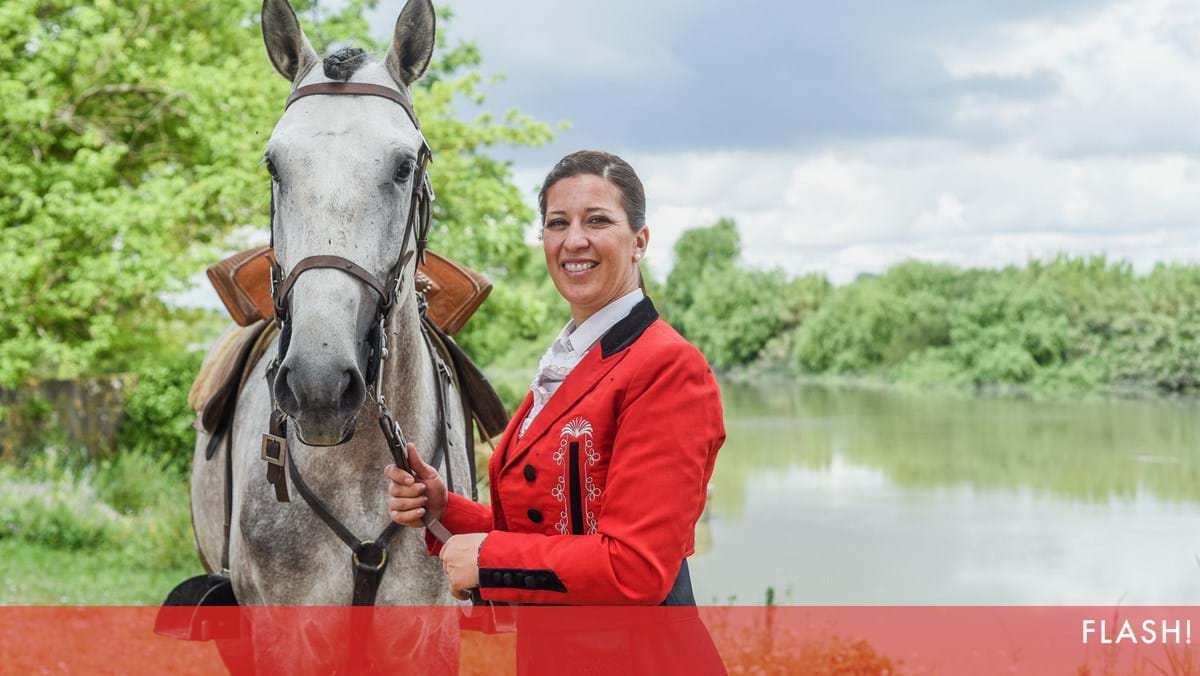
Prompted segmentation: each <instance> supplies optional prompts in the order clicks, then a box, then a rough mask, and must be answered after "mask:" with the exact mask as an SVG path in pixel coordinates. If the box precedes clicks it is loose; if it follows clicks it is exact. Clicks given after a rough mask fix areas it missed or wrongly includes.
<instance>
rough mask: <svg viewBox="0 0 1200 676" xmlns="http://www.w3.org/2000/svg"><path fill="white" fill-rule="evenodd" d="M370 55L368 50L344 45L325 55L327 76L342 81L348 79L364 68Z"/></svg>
mask: <svg viewBox="0 0 1200 676" xmlns="http://www.w3.org/2000/svg"><path fill="white" fill-rule="evenodd" d="M368 61H370V57H369V55H368V54H367V50H365V49H360V48H358V47H343V48H341V49H339V50H337V51H336V52H334V53H332V54H330V55H329V56H327V57H325V61H324V64H323V66H324V69H325V77H327V78H329V79H330V80H337V81H340V82H346V81H348V80H349V79H350V78H351V76H353V75H354V73H356V72H358V69H359V68H362V67H363V65H365V64H366V63H367V62H368Z"/></svg>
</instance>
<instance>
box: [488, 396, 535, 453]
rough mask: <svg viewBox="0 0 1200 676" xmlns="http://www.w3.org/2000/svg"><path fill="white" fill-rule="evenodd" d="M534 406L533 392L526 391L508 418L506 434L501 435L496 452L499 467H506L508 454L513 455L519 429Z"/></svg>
mask: <svg viewBox="0 0 1200 676" xmlns="http://www.w3.org/2000/svg"><path fill="white" fill-rule="evenodd" d="M532 407H533V392H532V391H530V392H526V393H525V398H524V399H523V400H522V401H521V404H520V405H519V406H517V410H516V412H515V413H513V415H512V417H511V418H509V420H508V427H506V428H505V429H504V434H503V436H501V437H500V445H499V446H497V447H496V450H495V454H496V455H497V456H498V457H497V460H498V461H499V463H500V464H499V465H497V467H504V465H505V463H506V462H507V460H508V456H509V455H512V453H513V449H514V448H516V441H517V431H518V430H520V429H521V423H522V422H524V421H525V416H526V415H528V414H529V409H530V408H532ZM530 424H532V423H530Z"/></svg>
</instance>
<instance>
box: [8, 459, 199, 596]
mask: <svg viewBox="0 0 1200 676" xmlns="http://www.w3.org/2000/svg"><path fill="white" fill-rule="evenodd" d="M0 561H3V562H4V563H3V566H2V567H0V604H5V605H24V604H81V605H113V604H157V603H160V602H161V601H162V599H163V598H164V597H165V596H166V594H167V592H168V591H170V589H171V588H172V587H173V586H174V585H175V584H176V583H178V582H181V581H182V580H183V579H184V578H186V577H189V576H191V575H198V574H200V573H202V572H203V569H202V567H201V565H200V562H199V559H198V558H197V556H196V553H195V548H194V545H193V540H192V532H191V519H190V508H189V504H188V490H187V480H186V478H185V475H184V473H183V471H182V470H180V469H179V468H178V467H176V466H173V465H171V464H169V463H168V462H167V461H166V460H164V459H162V458H160V457H156V456H154V455H152V454H149V453H144V452H131V453H124V454H121V455H118V456H116V457H114V458H111V459H106V460H103V461H100V462H98V463H91V462H88V461H87V460H86V458H85V457H84V456H83V455H82V454H80V453H72V452H63V451H60V450H57V449H54V448H49V449H46V450H43V451H41V452H38V453H35V454H32V455H31V456H29V457H28V458H27V459H26V460H25V461H23V462H22V463H20V464H4V465H0Z"/></svg>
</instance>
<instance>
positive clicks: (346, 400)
mask: <svg viewBox="0 0 1200 676" xmlns="http://www.w3.org/2000/svg"><path fill="white" fill-rule="evenodd" d="M341 392H342V393H341V396H340V397H338V413H340V414H341V415H343V416H351V415H354V414H355V413H358V409H360V408H362V405H363V401H365V400H366V398H367V386H366V384H365V383H364V382H363V378H362V376H361V375H359V373H358V370H357V369H346V370H345V371H343V372H342V382H341Z"/></svg>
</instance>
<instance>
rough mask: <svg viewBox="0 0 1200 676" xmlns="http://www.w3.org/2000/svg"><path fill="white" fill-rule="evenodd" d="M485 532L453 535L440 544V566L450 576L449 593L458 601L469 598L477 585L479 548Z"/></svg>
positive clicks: (485, 534) (485, 535)
mask: <svg viewBox="0 0 1200 676" xmlns="http://www.w3.org/2000/svg"><path fill="white" fill-rule="evenodd" d="M487 536H488V534H487V533H465V534H463V535H453V536H451V537H450V539H449V540H446V544H445V545H442V554H441V556H442V568H443V569H444V570H445V571H446V577H448V578H450V595H451V596H453V597H454V598H456V599H458V600H460V601H466V600H467V599H469V598H471V590H472V589H474V588H475V587H478V586H479V548H480V547H482V546H483V540H484V538H486V537H487Z"/></svg>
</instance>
